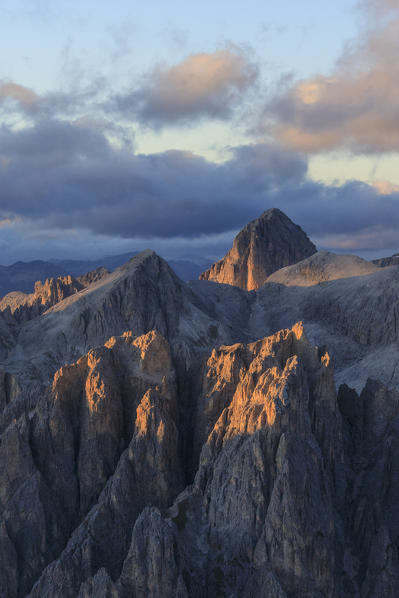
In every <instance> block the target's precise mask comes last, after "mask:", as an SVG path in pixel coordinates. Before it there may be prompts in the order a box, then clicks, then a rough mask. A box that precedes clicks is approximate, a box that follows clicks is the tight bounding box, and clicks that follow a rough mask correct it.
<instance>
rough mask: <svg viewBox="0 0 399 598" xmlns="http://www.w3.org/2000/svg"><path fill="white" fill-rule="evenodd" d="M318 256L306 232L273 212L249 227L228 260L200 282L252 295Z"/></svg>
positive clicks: (239, 234) (240, 237)
mask: <svg viewBox="0 0 399 598" xmlns="http://www.w3.org/2000/svg"><path fill="white" fill-rule="evenodd" d="M315 252H316V247H315V246H314V245H313V243H312V242H311V241H310V240H309V239H308V237H307V235H306V234H305V233H304V232H303V230H302V229H301V228H300V227H299V226H298V225H296V224H294V223H293V222H292V221H291V220H290V219H289V218H288V217H287V216H286V215H285V214H283V212H281V211H280V210H278V209H276V208H273V209H271V210H267V211H266V212H264V213H263V214H262V215H261V216H260V217H259V218H257V219H256V220H253V221H252V222H250V223H249V224H247V225H246V226H245V227H244V228H243V229H242V231H240V232H239V233H238V235H237V236H236V238H235V239H234V243H233V247H232V248H231V249H230V251H229V252H228V253H227V254H226V256H225V257H224V258H223V259H222V260H220V261H219V262H216V263H215V264H213V266H211V267H210V268H209V270H206V271H205V272H203V273H202V274H201V275H200V279H201V280H212V281H215V282H221V283H225V284H231V285H234V286H238V287H240V288H241V289H245V290H248V291H252V290H253V289H258V288H259V287H261V286H262V285H263V284H264V282H265V281H266V279H267V277H268V276H269V275H270V274H272V272H275V271H276V270H279V269H280V268H284V266H289V265H291V264H295V263H296V262H299V261H300V260H303V259H304V258H307V257H309V256H310V255H312V254H313V253H315Z"/></svg>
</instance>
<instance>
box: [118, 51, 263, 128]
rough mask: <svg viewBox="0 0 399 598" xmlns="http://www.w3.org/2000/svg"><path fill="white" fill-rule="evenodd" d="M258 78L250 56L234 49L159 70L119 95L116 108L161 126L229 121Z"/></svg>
mask: <svg viewBox="0 0 399 598" xmlns="http://www.w3.org/2000/svg"><path fill="white" fill-rule="evenodd" d="M257 76H258V70H257V67H256V65H254V64H253V63H252V62H251V60H250V59H249V56H248V55H247V53H246V52H244V51H243V50H241V49H239V48H237V47H235V46H231V47H228V48H225V49H223V50H219V51H216V52H212V53H205V52H203V53H199V54H192V55H190V56H188V57H187V58H186V59H185V60H183V61H182V62H180V63H178V64H176V65H174V66H158V67H157V68H156V69H155V70H154V71H153V72H152V73H151V74H150V75H149V76H147V77H146V78H145V80H144V81H143V83H142V85H141V86H139V87H138V88H135V89H134V90H133V91H131V92H129V93H127V94H125V95H119V96H118V97H117V98H116V104H117V106H118V108H119V110H120V111H121V112H123V113H125V114H126V113H130V114H132V115H135V116H136V117H137V118H138V119H139V120H140V121H141V122H143V123H145V124H151V125H154V126H158V127H159V126H164V125H166V124H173V123H176V122H188V121H192V120H195V119H197V118H202V117H210V118H221V119H225V118H228V117H230V116H231V113H232V111H233V109H234V108H235V106H236V105H237V103H239V101H240V100H241V99H242V96H243V94H244V93H245V92H246V91H247V90H248V88H249V87H251V86H252V85H253V84H254V83H255V81H256V79H257Z"/></svg>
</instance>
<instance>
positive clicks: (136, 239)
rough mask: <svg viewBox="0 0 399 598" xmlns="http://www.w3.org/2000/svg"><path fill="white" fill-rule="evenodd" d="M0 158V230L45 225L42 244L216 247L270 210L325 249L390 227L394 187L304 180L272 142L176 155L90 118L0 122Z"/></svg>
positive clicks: (369, 242)
mask: <svg viewBox="0 0 399 598" xmlns="http://www.w3.org/2000/svg"><path fill="white" fill-rule="evenodd" d="M0 163H1V165H2V166H1V167H0V221H3V222H5V224H4V225H3V227H2V238H4V235H5V233H6V230H8V229H7V220H9V221H10V222H11V223H14V224H13V226H14V229H13V230H15V226H16V225H15V222H17V223H18V227H19V230H20V229H21V227H26V228H27V229H29V230H31V231H35V230H36V231H40V237H41V238H46V235H45V231H47V233H46V234H47V241H46V247H47V250H49V249H48V248H49V247H50V246H51V245H52V243H55V241H51V242H50V240H49V239H51V238H52V237H51V235H53V236H54V234H56V236H57V238H58V239H59V238H60V236H62V234H64V235H65V238H66V239H70V238H72V236H71V232H70V231H75V233H74V237H73V238H74V239H76V238H80V239H81V241H80V244H81V247H82V252H84V251H85V247H87V242H88V241H87V240H88V239H92V240H93V239H96V238H97V239H108V246H109V245H110V244H112V243H111V242H110V240H113V243H114V245H115V247H116V248H119V247H120V246H121V245H124V246H125V242H127V241H130V242H131V243H132V244H133V243H134V244H136V246H137V244H138V245H140V243H142V244H143V245H145V246H148V245H152V246H153V247H157V246H163V247H166V246H169V247H171V246H172V245H176V246H180V247H183V246H187V250H189V249H188V248H189V247H190V246H197V247H199V242H200V240H202V241H201V244H202V245H201V246H204V245H206V243H207V240H208V241H209V243H211V244H212V243H215V239H216V238H218V239H219V241H218V243H219V244H220V239H221V238H222V237H223V238H226V235H227V237H228V236H229V235H230V236H231V238H232V236H233V232H232V231H237V230H239V229H240V228H241V227H242V226H243V225H244V224H246V223H247V222H248V221H249V220H251V219H253V218H256V217H257V216H259V215H260V214H261V213H262V212H263V211H264V210H266V209H268V208H270V207H273V206H276V207H279V208H281V209H282V210H283V211H285V212H286V213H287V214H288V216H290V217H291V218H292V219H293V220H294V221H296V222H298V223H299V224H300V225H301V226H302V227H303V228H304V229H305V230H306V231H307V232H308V233H309V234H310V235H312V236H314V237H315V238H316V239H317V240H318V242H319V243H320V244H321V245H323V246H328V247H331V245H330V242H331V239H333V238H334V239H335V240H336V245H335V248H340V247H342V248H345V243H346V241H345V239H346V240H347V239H352V240H353V239H354V240H355V242H354V244H353V248H352V249H353V250H354V249H356V247H357V248H358V249H367V248H373V247H378V248H380V247H391V243H392V234H391V232H389V231H392V230H393V229H394V228H396V230H397V228H398V227H399V210H398V207H399V193H398V192H397V190H396V188H394V187H392V188H388V187H387V186H386V185H385V187H383V188H381V186H380V188H377V189H376V188H374V187H372V186H370V185H366V184H364V183H358V182H351V183H346V184H345V185H342V186H332V185H323V184H322V183H317V182H314V181H311V180H309V179H308V178H307V161H306V159H305V157H304V156H303V155H302V154H297V153H295V152H291V151H287V150H286V149H285V148H283V147H282V146H279V145H277V144H253V145H247V146H241V147H237V148H235V149H234V150H233V151H232V154H231V157H230V159H229V160H228V161H227V162H225V163H223V164H217V163H212V162H209V161H207V160H205V159H203V158H201V157H199V156H196V155H194V154H192V153H189V152H181V151H169V152H164V153H160V154H152V155H142V154H134V153H133V152H132V151H131V150H129V149H128V148H127V147H126V146H121V147H120V148H116V147H114V146H113V145H111V144H110V142H109V141H108V140H107V138H106V137H105V135H104V134H103V132H102V131H101V130H99V129H97V128H96V127H93V126H92V123H87V122H84V121H79V122H76V123H75V124H71V123H67V122H61V121H57V120H46V121H41V122H39V123H36V124H35V125H32V126H31V127H28V128H25V129H22V130H18V131H17V130H12V129H10V128H9V127H6V126H3V127H2V128H0ZM381 189H382V190H383V191H384V193H385V194H381ZM10 226H11V224H10ZM62 231H64V233H62ZM31 237H32V238H33V237H34V235H33V236H32V235H31ZM35 238H36V239H38V236H37V235H36V237H35ZM323 239H324V241H323ZM388 242H389V244H388V245H387V243H388ZM58 243H60V242H59V241H58ZM74 244H75V247H74V249H75V250H76V251H77V250H78V246H79V241H78V242H76V240H74ZM23 247H24V241H21V243H20V251H23ZM116 251H118V249H116ZM30 255H31V254H30Z"/></svg>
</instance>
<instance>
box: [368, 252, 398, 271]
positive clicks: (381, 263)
mask: <svg viewBox="0 0 399 598" xmlns="http://www.w3.org/2000/svg"><path fill="white" fill-rule="evenodd" d="M372 263H373V264H375V265H376V266H378V267H379V268H386V267H387V266H399V253H394V255H391V257H381V258H379V259H377V260H373V262H372Z"/></svg>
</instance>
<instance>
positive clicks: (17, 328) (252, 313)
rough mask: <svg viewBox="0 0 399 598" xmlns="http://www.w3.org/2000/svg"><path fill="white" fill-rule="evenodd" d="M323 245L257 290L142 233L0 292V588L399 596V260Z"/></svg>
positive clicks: (4, 591)
mask: <svg viewBox="0 0 399 598" xmlns="http://www.w3.org/2000/svg"><path fill="white" fill-rule="evenodd" d="M321 257H322V259H321V262H320V255H319V254H317V255H315V256H314V258H313V260H312V258H311V260H310V261H311V263H313V264H316V266H317V267H316V268H314V267H313V269H311V272H315V271H316V272H317V276H320V272H327V273H329V277H330V280H325V281H319V284H314V285H312V286H298V285H297V283H296V284H294V285H291V284H289V281H290V280H292V278H291V275H292V271H291V269H290V268H288V273H289V274H290V272H291V274H290V276H288V277H287V270H285V271H284V270H283V271H282V272H280V275H281V276H282V278H280V282H268V283H267V284H264V285H263V286H262V288H260V289H259V290H257V291H255V292H247V291H246V290H243V289H240V288H237V287H234V286H231V285H225V284H220V285H219V284H215V283H213V282H210V281H206V280H200V281H194V282H192V283H190V284H187V283H183V282H182V281H181V280H179V279H178V277H177V276H176V275H175V274H174V272H173V271H172V270H171V269H170V268H169V266H168V264H167V263H166V262H165V261H163V260H162V259H161V258H159V257H158V256H157V255H156V254H155V253H154V252H152V251H145V252H142V253H141V254H139V255H138V256H136V257H134V258H133V259H132V260H130V261H129V262H128V263H127V264H125V265H124V266H123V267H121V268H119V269H117V270H116V271H115V272H112V273H111V274H109V273H106V272H100V273H99V274H100V275H99V276H97V275H96V274H95V275H94V279H92V277H89V278H90V280H88V282H87V286H84V287H83V281H82V280H78V281H77V283H78V284H77V285H76V283H75V282H74V280H72V279H71V281H70V283H68V284H67V285H66V287H65V288H64V287H62V286H61V283H59V284H58V286H57V284H48V285H46V284H45V285H41V286H38V287H37V295H36V300H39V298H41V297H42V298H43V300H44V303H45V302H46V301H50V303H51V302H53V304H52V305H51V306H50V307H48V308H47V309H46V310H45V311H43V312H40V314H39V315H36V316H35V315H34V314H33V313H31V314H30V317H29V318H26V319H24V318H21V319H20V320H18V319H17V318H15V317H14V315H13V314H11V310H10V308H9V307H6V309H4V310H3V311H2V312H0V368H1V371H0V596H4V597H5V598H22V597H26V596H30V597H31V598H72V597H73V598H75V597H76V596H78V597H79V598H101V597H103V598H110V597H112V598H130V597H131V596H134V597H142V598H144V597H152V598H158V597H159V596H162V597H164V598H207V597H209V596H229V597H230V596H231V597H234V598H239V597H240V598H241V597H243V598H252V597H254V596H256V597H258V596H259V597H261V598H262V597H265V598H268V597H270V596H272V597H273V598H274V597H277V598H292V597H294V596H295V597H297V596H298V597H299V598H316V597H317V598H319V597H320V598H321V597H327V598H376V597H379V596H384V597H385V596H386V597H387V598H394V597H395V598H396V597H397V596H398V595H399V555H398V550H399V532H398V530H399V519H398V509H397V504H398V500H399V484H398V480H399V475H398V471H397V469H398V467H397V463H399V372H398V371H397V370H398V368H397V364H398V362H399V348H398V347H399V345H398V342H399V328H398V326H397V322H398V321H399V320H398V315H399V314H398V312H397V305H398V304H399V267H395V266H393V267H391V268H376V269H375V271H371V272H370V273H365V274H364V275H360V270H358V273H359V275H357V276H353V275H352V276H350V277H349V278H348V277H345V278H340V279H338V278H337V276H336V274H337V272H341V273H347V272H348V268H347V267H346V266H347V263H348V262H345V264H344V266H345V267H341V266H340V268H341V269H340V268H337V260H336V257H332V258H331V256H329V255H327V256H323V254H322V256H321ZM325 257H326V261H325V260H324V258H325ZM307 261H308V260H305V262H302V265H298V267H299V268H300V272H302V274H301V275H302V276H304V277H305V280H306V278H307V277H308V276H309V274H308V270H306V271H305V273H304V271H303V269H302V270H301V268H303V264H304V263H305V264H306V262H307ZM320 263H321V264H322V265H323V264H325V263H327V266H328V267H324V266H323V268H324V270H323V268H321V266H320ZM350 263H351V264H352V265H351V268H352V269H351V270H350V271H351V272H353V263H354V261H353V260H351V262H350ZM356 263H358V262H356ZM359 263H360V262H359ZM332 267H333V270H331V268H332ZM371 267H372V268H374V267H373V266H371ZM294 268H295V266H294ZM332 271H333V272H335V274H334V276H335V278H336V279H333V278H332V276H331V272H332ZM367 271H368V270H367ZM276 276H277V275H276ZM284 281H285V282H284ZM74 285H75V286H74ZM69 287H71V293H70V294H69V295H68V294H67V293H68V288H69ZM73 290H74V291H75V292H72V291H73ZM64 293H65V296H64ZM21 305H22V304H21ZM26 309H27V307H26ZM21 313H22V312H21ZM305 331H306V333H305ZM325 345H326V346H327V348H326V347H325ZM370 375H371V376H372V378H374V379H368V380H367V378H368V377H369V376H370ZM337 382H339V383H342V384H337Z"/></svg>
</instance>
